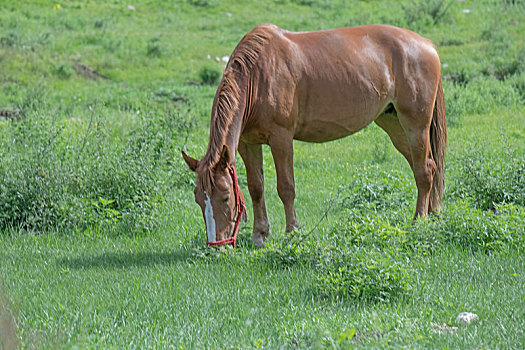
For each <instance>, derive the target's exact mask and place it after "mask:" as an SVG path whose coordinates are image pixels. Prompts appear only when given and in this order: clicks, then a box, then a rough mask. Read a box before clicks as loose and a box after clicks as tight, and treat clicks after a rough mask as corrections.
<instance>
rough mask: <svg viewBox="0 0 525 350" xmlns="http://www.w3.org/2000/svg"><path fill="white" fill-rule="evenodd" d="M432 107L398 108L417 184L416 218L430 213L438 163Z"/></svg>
mask: <svg viewBox="0 0 525 350" xmlns="http://www.w3.org/2000/svg"><path fill="white" fill-rule="evenodd" d="M432 112H433V109H432V107H430V105H429V107H428V108H423V109H420V110H419V111H416V110H412V111H406V110H405V111H403V110H402V109H401V110H398V118H399V122H400V124H401V125H402V126H403V129H404V130H405V133H406V135H407V143H408V148H409V149H410V156H411V159H412V163H411V166H412V172H413V173H414V178H415V180H416V186H417V204H416V213H415V215H414V219H415V218H417V217H418V216H422V217H425V216H427V214H428V205H429V198H430V190H431V189H432V179H433V177H434V173H435V172H436V163H435V162H434V159H433V158H432V151H431V148H430V133H429V130H430V121H431V118H432Z"/></svg>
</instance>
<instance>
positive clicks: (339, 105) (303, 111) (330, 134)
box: [294, 94, 386, 142]
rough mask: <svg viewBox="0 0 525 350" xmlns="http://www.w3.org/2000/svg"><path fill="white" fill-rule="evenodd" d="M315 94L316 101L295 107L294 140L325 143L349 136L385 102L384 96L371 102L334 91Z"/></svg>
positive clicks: (372, 119) (372, 118) (365, 124)
mask: <svg viewBox="0 0 525 350" xmlns="http://www.w3.org/2000/svg"><path fill="white" fill-rule="evenodd" d="M317 97H318V98H317V99H316V100H317V101H316V103H313V104H308V105H303V106H302V107H299V108H298V115H297V119H296V120H297V122H296V125H295V132H294V138H295V139H297V140H301V141H307V142H325V141H331V140H336V139H339V138H341V137H345V136H348V135H351V134H353V133H355V132H357V131H359V130H361V129H363V128H365V127H366V126H368V125H369V124H370V123H372V122H373V121H374V119H375V118H376V117H377V115H378V114H379V113H380V111H381V109H382V108H384V106H385V105H386V99H374V100H373V101H372V100H371V99H366V98H352V97H348V95H346V96H339V97H338V96H337V94H332V95H326V96H322V95H317ZM319 97H320V99H319Z"/></svg>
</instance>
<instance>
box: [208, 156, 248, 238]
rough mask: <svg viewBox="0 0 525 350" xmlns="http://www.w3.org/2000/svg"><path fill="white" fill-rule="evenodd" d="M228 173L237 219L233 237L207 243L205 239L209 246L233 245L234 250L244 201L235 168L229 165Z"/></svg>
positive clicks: (243, 210) (244, 208)
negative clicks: (231, 184) (230, 179)
mask: <svg viewBox="0 0 525 350" xmlns="http://www.w3.org/2000/svg"><path fill="white" fill-rule="evenodd" d="M228 171H229V173H230V176H231V178H232V180H233V193H234V194H235V207H236V209H237V219H236V220H235V228H234V229H233V236H231V237H230V238H225V239H222V240H220V241H217V242H208V239H206V244H207V245H211V246H222V245H226V244H233V247H234V248H235V240H236V239H237V232H239V225H240V223H241V219H242V215H243V214H244V212H245V211H246V207H245V206H244V201H243V200H242V199H241V190H240V189H239V183H238V182H237V172H236V171H235V166H233V165H230V166H229V167H228Z"/></svg>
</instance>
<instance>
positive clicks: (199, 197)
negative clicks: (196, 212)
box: [182, 145, 246, 245]
mask: <svg viewBox="0 0 525 350" xmlns="http://www.w3.org/2000/svg"><path fill="white" fill-rule="evenodd" d="M182 157H183V158H184V160H185V161H186V164H188V167H189V168H190V169H191V170H192V171H194V172H196V173H197V186H196V187H195V190H194V193H195V202H197V204H198V205H199V206H200V207H201V210H202V216H203V217H204V222H205V224H206V234H207V236H208V241H207V243H208V244H210V245H224V244H230V243H233V244H234V245H235V235H236V234H237V230H238V226H239V222H240V220H241V219H244V220H246V211H245V210H244V197H243V195H242V192H241V190H240V188H239V185H238V184H237V176H236V173H235V168H234V167H233V165H232V164H230V162H231V155H230V149H229V148H228V146H226V145H225V146H224V147H223V149H222V152H221V156H220V159H219V161H218V162H217V164H216V165H214V166H213V167H207V166H205V165H204V164H202V161H198V160H196V159H193V158H191V157H190V156H188V155H187V154H186V153H184V151H182Z"/></svg>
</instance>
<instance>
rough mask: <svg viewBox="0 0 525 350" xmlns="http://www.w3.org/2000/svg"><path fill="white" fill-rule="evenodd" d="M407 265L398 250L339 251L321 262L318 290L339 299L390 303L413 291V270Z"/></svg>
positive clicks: (322, 293) (324, 294) (357, 249)
mask: <svg viewBox="0 0 525 350" xmlns="http://www.w3.org/2000/svg"><path fill="white" fill-rule="evenodd" d="M404 261H405V259H403V257H401V256H400V255H399V254H398V253H397V252H396V251H395V250H394V249H387V250H379V249H362V248H359V247H358V248H356V249H351V250H347V249H345V250H344V251H338V252H337V253H336V254H330V255H329V256H325V257H323V258H322V259H321V261H320V265H321V268H320V273H319V275H318V277H317V281H318V286H317V288H318V289H319V292H320V293H321V295H323V296H325V297H329V298H335V299H347V298H349V299H359V300H364V301H385V300H390V299H392V298H393V297H396V296H399V295H402V294H404V293H406V292H408V290H409V289H410V280H411V277H410V270H409V269H408V268H407V266H406V264H405V262H404Z"/></svg>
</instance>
